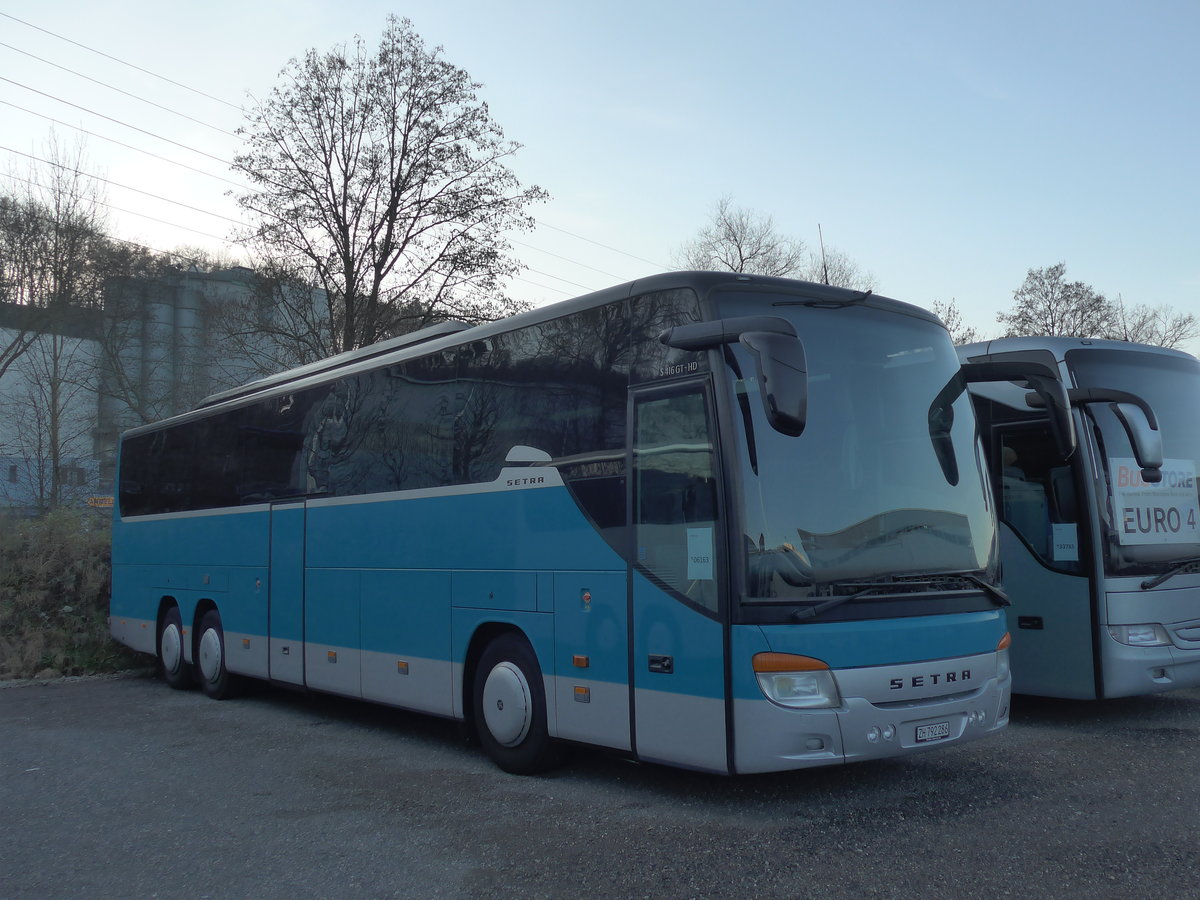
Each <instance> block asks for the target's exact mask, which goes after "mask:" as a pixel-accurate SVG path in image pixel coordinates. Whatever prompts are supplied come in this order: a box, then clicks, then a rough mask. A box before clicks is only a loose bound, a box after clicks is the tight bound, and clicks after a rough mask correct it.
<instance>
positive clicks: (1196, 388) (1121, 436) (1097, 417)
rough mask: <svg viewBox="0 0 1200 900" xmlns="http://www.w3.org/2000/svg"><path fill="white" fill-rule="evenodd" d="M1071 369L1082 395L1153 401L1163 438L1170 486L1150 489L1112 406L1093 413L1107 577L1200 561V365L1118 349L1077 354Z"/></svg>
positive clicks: (1071, 355) (1097, 406) (1090, 429)
mask: <svg viewBox="0 0 1200 900" xmlns="http://www.w3.org/2000/svg"><path fill="white" fill-rule="evenodd" d="M1066 361H1067V366H1068V367H1069V368H1070V370H1071V373H1072V375H1073V377H1074V380H1075V383H1076V385H1077V386H1078V387H1096V388H1116V389H1118V390H1123V391H1129V392H1131V393H1134V394H1138V395H1139V396H1141V397H1142V398H1143V399H1145V400H1146V401H1147V402H1148V403H1149V404H1150V406H1151V408H1152V409H1153V410H1154V414H1155V417H1156V418H1157V419H1158V427H1159V432H1160V434H1161V435H1162V446H1163V468H1162V474H1163V478H1162V481H1161V482H1159V483H1157V484H1147V483H1145V482H1144V481H1143V480H1142V478H1141V470H1140V469H1139V468H1138V466H1137V464H1136V462H1135V460H1134V455H1133V448H1132V447H1131V446H1130V443H1129V438H1128V436H1127V434H1126V432H1125V429H1124V427H1123V426H1122V425H1121V422H1120V421H1119V420H1118V418H1117V416H1116V414H1115V413H1114V412H1113V411H1112V409H1111V407H1110V404H1108V403H1092V404H1088V405H1087V406H1086V407H1085V412H1084V421H1085V424H1086V425H1087V428H1086V431H1087V439H1088V440H1089V442H1090V447H1091V450H1092V452H1093V453H1094V455H1095V456H1094V458H1095V459H1096V460H1097V463H1098V464H1097V469H1098V470H1099V471H1097V472H1096V473H1095V474H1096V478H1097V489H1098V492H1099V494H1100V504H1099V507H1100V508H1099V513H1100V525H1101V529H1102V532H1103V537H1104V546H1105V550H1106V557H1107V558H1106V560H1105V567H1106V569H1107V571H1108V572H1109V573H1110V574H1114V575H1148V574H1158V573H1160V572H1163V571H1165V570H1167V569H1169V568H1171V567H1172V566H1174V565H1175V564H1177V563H1178V562H1180V561H1182V560H1187V559H1194V558H1196V557H1200V497H1198V494H1197V488H1196V471H1197V469H1198V468H1200V362H1197V361H1196V360H1195V359H1193V358H1191V357H1187V356H1175V355H1171V354H1163V353H1150V352H1141V351H1129V350H1112V349H1088V350H1071V351H1069V352H1068V353H1067V355H1066Z"/></svg>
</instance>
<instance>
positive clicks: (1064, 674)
mask: <svg viewBox="0 0 1200 900" xmlns="http://www.w3.org/2000/svg"><path fill="white" fill-rule="evenodd" d="M992 439H993V445H992V450H993V457H994V458H993V464H992V468H993V470H994V471H995V475H994V477H995V481H996V483H997V487H998V490H997V491H996V495H997V497H998V498H999V501H1000V519H1001V523H1002V524H1001V528H1000V554H1001V559H1002V561H1003V566H1004V570H1003V579H1004V588H1005V591H1006V592H1007V593H1008V596H1009V599H1010V600H1011V601H1012V605H1011V606H1010V607H1009V608H1008V628H1009V631H1010V632H1011V634H1012V641H1013V642H1012V648H1011V650H1010V651H1009V652H1010V654H1011V657H1010V658H1011V660H1012V672H1013V693H1016V694H1034V695H1041V696H1050V697H1065V698H1073V699H1080V700H1089V699H1092V698H1094V697H1095V696H1096V666H1095V658H1094V652H1093V648H1094V641H1095V629H1096V627H1097V626H1096V622H1095V609H1094V606H1093V602H1092V593H1091V582H1090V580H1089V577H1088V573H1089V572H1090V571H1091V570H1092V567H1093V565H1094V563H1093V560H1092V555H1091V553H1090V552H1089V550H1088V543H1087V541H1086V540H1085V538H1086V534H1084V533H1081V529H1080V518H1081V517H1080V512H1081V511H1082V509H1081V507H1082V506H1083V504H1084V503H1086V500H1085V499H1084V498H1078V497H1077V496H1076V488H1075V472H1074V466H1076V465H1078V464H1079V458H1080V453H1076V454H1075V458H1074V459H1073V460H1072V461H1071V462H1068V461H1067V460H1064V459H1063V458H1062V456H1061V455H1060V454H1059V452H1058V448H1057V446H1056V445H1055V443H1054V439H1053V436H1052V435H1051V432H1050V429H1049V426H1048V425H1046V424H1045V423H1038V424H1018V425H1012V426H1007V425H1006V426H999V427H996V428H995V429H994V430H993V438H992Z"/></svg>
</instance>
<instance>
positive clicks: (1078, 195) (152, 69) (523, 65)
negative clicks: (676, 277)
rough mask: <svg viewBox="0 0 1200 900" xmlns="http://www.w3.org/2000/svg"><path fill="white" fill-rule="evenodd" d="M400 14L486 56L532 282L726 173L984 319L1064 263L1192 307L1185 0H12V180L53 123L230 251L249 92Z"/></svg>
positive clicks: (631, 265)
mask: <svg viewBox="0 0 1200 900" xmlns="http://www.w3.org/2000/svg"><path fill="white" fill-rule="evenodd" d="M389 14H395V15H397V16H401V17H407V18H409V19H410V20H411V21H412V23H413V26H414V28H415V30H416V31H417V32H418V33H419V34H420V35H421V36H422V38H423V39H424V40H425V41H426V43H427V44H428V45H429V46H430V47H434V46H440V47H442V48H443V53H444V57H445V58H446V59H447V60H448V61H449V62H451V63H453V64H454V65H456V66H458V67H460V68H462V69H464V70H466V71H467V72H468V73H469V74H470V76H471V77H472V78H473V79H474V80H476V81H478V82H481V83H482V84H483V88H482V89H481V91H480V97H481V99H483V100H485V101H486V102H487V103H488V106H489V109H490V111H491V115H492V117H493V119H494V120H495V121H496V122H497V123H498V124H499V125H500V126H501V127H502V128H503V129H504V132H505V135H506V137H508V138H509V139H511V140H514V141H516V142H518V143H519V144H521V145H522V149H521V150H520V151H519V152H518V153H517V154H516V155H515V156H514V157H513V159H512V161H511V167H512V168H513V170H514V171H515V172H516V174H517V175H518V177H519V178H520V179H521V181H522V183H524V184H527V185H529V184H537V185H539V186H541V187H542V188H544V189H545V190H546V191H548V192H549V194H550V199H549V200H548V201H547V202H546V203H544V204H540V205H538V206H536V207H535V208H534V209H533V210H532V212H533V215H534V216H535V218H536V219H537V221H538V223H539V224H538V227H537V229H536V230H535V231H533V232H530V233H523V234H516V235H513V236H512V240H513V244H514V249H515V250H516V252H517V254H518V256H519V257H520V258H521V260H522V262H523V263H524V264H525V265H526V266H527V269H526V270H525V271H524V272H523V274H522V275H521V276H520V278H519V279H517V280H515V281H513V282H512V283H511V285H510V293H511V294H512V295H514V296H516V297H518V298H520V299H523V300H528V301H530V302H533V303H535V304H538V305H540V304H542V303H546V302H551V301H554V300H561V299H565V298H567V297H570V296H575V295H578V294H581V293H585V292H587V291H589V290H595V289H599V288H603V287H608V286H611V285H614V284H617V283H620V282H623V281H628V280H630V279H633V278H637V277H641V276H644V275H649V274H653V273H655V272H660V271H665V270H669V269H671V268H675V267H676V259H677V254H678V251H679V249H680V247H681V246H682V245H683V244H684V243H685V242H686V241H688V240H689V239H691V238H693V237H694V236H695V234H696V232H697V231H698V230H699V229H700V228H701V227H702V226H703V225H705V224H706V222H707V221H708V220H709V218H710V217H711V214H712V211H713V209H714V207H715V205H716V203H717V202H718V200H719V199H720V198H721V197H723V196H727V197H729V198H730V199H731V201H732V202H733V203H734V205H736V206H739V207H744V208H747V209H750V210H753V211H755V212H757V213H759V214H762V215H764V216H770V217H771V218H772V219H773V221H774V224H775V227H776V228H777V230H778V231H779V232H780V233H782V234H784V235H787V236H789V237H793V238H796V239H799V240H802V241H803V242H804V243H805V244H806V245H807V246H808V247H809V248H810V249H818V248H819V241H820V236H823V239H824V242H825V245H826V247H833V248H836V249H837V250H839V251H841V252H843V253H845V254H847V255H848V256H849V257H850V258H851V259H852V260H854V262H855V263H857V265H858V266H859V267H860V268H861V269H863V270H865V271H867V272H869V273H870V274H871V275H873V276H874V279H875V284H876V288H875V289H876V292H877V293H881V294H885V295H888V296H891V297H895V298H897V299H901V300H907V301H909V302H911V303H916V304H918V305H921V306H925V307H928V306H930V305H931V304H932V303H933V302H935V301H941V302H943V303H945V302H948V301H950V300H953V301H954V302H955V304H956V305H957V306H958V308H959V309H960V310H961V312H962V314H963V318H964V320H965V323H966V324H968V325H972V326H974V327H976V328H977V329H979V330H980V332H982V334H983V335H985V336H996V335H998V334H999V332H1000V326H999V325H998V323H997V322H996V314H997V312H1001V311H1005V310H1008V309H1010V308H1011V306H1012V303H1013V292H1014V291H1015V290H1016V289H1017V288H1019V287H1020V286H1021V283H1022V282H1023V281H1024V279H1025V275H1026V273H1027V272H1028V271H1029V270H1030V269H1032V268H1042V267H1046V266H1051V265H1054V264H1056V263H1058V262H1064V263H1065V264H1066V267H1067V268H1066V276H1067V278H1068V279H1069V280H1071V281H1076V280H1078V281H1082V282H1084V283H1086V284H1089V285H1091V286H1092V287H1093V288H1094V289H1095V290H1096V291H1098V292H1100V293H1103V294H1105V295H1106V296H1108V297H1110V298H1114V299H1115V298H1117V297H1118V296H1119V297H1120V298H1121V299H1123V300H1124V302H1126V303H1127V304H1147V305H1150V306H1158V305H1160V304H1166V305H1168V306H1170V307H1171V308H1173V309H1174V310H1175V311H1177V312H1191V313H1195V314H1197V315H1198V316H1200V252H1198V251H1200V241H1198V227H1197V211H1198V210H1200V177H1198V174H1197V165H1198V162H1197V161H1198V160H1200V147H1198V145H1200V140H1198V139H1200V52H1198V51H1197V49H1196V48H1197V44H1198V43H1200V3H1196V2H1194V0H1181V2H1175V0H1148V2H1145V3H1140V4H1131V3H1129V2H1127V0H1125V2H1110V0H1059V2H1053V0H1038V2H1027V0H1012V2H1005V3H969V2H968V3H964V2H962V0H957V2H941V0H937V2H933V0H930V2H920V0H910V2H879V0H863V2H850V0H848V2H842V3H829V2H827V0H825V2H809V0H792V2H784V0H742V2H741V3H738V4H733V3H729V2H722V3H716V2H709V0H680V2H677V0H657V2H656V0H637V2H627V0H606V2H602V3H599V2H585V0H574V2H566V0H563V2H551V0H508V2H503V3H500V2H496V0H411V2H405V3H400V4H387V3H380V2H375V0H355V2H352V3H347V2H330V0H290V2H286V3H284V2H276V0H241V2H238V3H233V2H228V0H209V2H205V3H203V4H201V3H195V2H175V3H163V2H161V0H155V2H144V0H107V2H105V0H100V2H97V0H90V2H76V0H43V2H41V3H38V4H33V3H30V2H28V0H26V2H14V0H0V185H3V184H4V183H5V182H4V179H3V177H2V176H5V175H8V176H14V175H15V176H16V177H17V178H20V177H28V175H29V167H30V165H31V164H33V160H31V158H30V157H42V158H45V157H46V155H47V154H46V148H47V141H48V140H49V138H50V135H51V133H52V131H53V134H54V136H55V139H56V140H57V142H58V143H59V144H60V145H65V146H68V147H71V146H74V145H75V144H76V143H77V142H79V141H83V142H84V146H83V152H84V156H85V159H86V168H87V169H88V170H89V171H92V172H96V173H97V174H100V175H101V176H102V177H104V178H105V179H107V183H106V184H104V185H103V191H104V194H105V196H106V202H107V203H108V204H109V209H108V215H109V226H110V230H111V231H112V233H113V234H115V235H116V236H117V237H120V238H122V239H125V240H130V241H135V242H138V243H143V244H145V245H147V246H150V247H152V248H154V249H158V250H174V249H177V248H178V247H180V246H181V245H190V246H201V247H204V248H206V249H209V250H212V251H220V250H222V249H224V250H225V251H226V252H229V253H236V249H235V248H233V247H231V246H230V245H229V244H227V243H226V242H225V239H227V238H228V236H229V234H230V230H231V229H232V228H233V227H234V223H233V222H232V221H231V220H234V219H237V218H238V211H237V207H236V205H235V204H234V201H233V199H232V197H231V195H230V192H233V193H236V192H237V191H238V184H239V180H238V178H237V176H236V175H235V174H233V173H232V172H231V171H230V170H229V161H230V160H231V159H232V157H233V155H234V153H236V152H237V150H238V148H239V146H240V139H239V138H237V137H236V135H235V134H233V132H235V131H236V129H237V128H238V126H239V125H240V124H241V122H242V116H243V113H242V112H241V107H242V106H245V105H246V104H248V103H249V102H250V100H252V99H253V98H264V97H266V96H267V95H268V94H269V92H270V91H271V89H272V87H273V86H274V85H275V84H276V83H277V81H278V76H279V72H280V70H281V69H282V68H283V67H284V66H285V65H286V64H287V62H288V60H289V59H291V58H293V57H297V56H300V55H302V54H303V53H304V52H305V51H307V50H309V49H311V48H316V49H318V50H328V49H330V48H332V47H334V46H336V45H340V44H343V43H346V42H348V41H350V40H352V39H353V38H354V36H355V35H361V36H362V37H363V38H364V40H365V41H366V42H367V44H368V45H374V44H376V43H377V41H378V37H379V35H380V33H381V31H382V29H383V27H384V22H385V19H386V17H387V16H388V15H389ZM9 183H10V184H11V183H12V182H9ZM18 183H19V182H18ZM818 229H819V231H818ZM1185 349H1188V350H1189V351H1190V352H1192V353H1200V341H1196V342H1193V343H1192V344H1191V345H1189V346H1187V347H1186V348H1185Z"/></svg>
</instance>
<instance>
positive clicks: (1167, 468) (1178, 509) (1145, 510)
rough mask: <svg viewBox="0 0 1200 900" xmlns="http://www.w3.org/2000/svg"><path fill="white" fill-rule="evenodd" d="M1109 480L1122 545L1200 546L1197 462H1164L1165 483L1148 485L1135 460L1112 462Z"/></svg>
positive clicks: (1188, 460) (1180, 460)
mask: <svg viewBox="0 0 1200 900" xmlns="http://www.w3.org/2000/svg"><path fill="white" fill-rule="evenodd" d="M1109 476H1110V477H1111V478H1112V497H1113V511H1114V513H1116V526H1117V536H1118V539H1119V540H1120V542H1121V543H1122V544H1193V543H1197V542H1200V500H1198V499H1197V494H1196V464H1195V462H1193V461H1192V460H1190V459H1167V460H1163V467H1162V481H1160V482H1158V483H1157V484H1147V483H1146V482H1145V481H1143V480H1142V470H1141V467H1140V466H1138V464H1137V463H1136V462H1135V461H1134V460H1132V459H1110V460H1109Z"/></svg>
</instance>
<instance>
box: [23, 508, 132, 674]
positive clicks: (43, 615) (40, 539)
mask: <svg viewBox="0 0 1200 900" xmlns="http://www.w3.org/2000/svg"><path fill="white" fill-rule="evenodd" d="M110 531H111V528H110V522H109V519H108V517H107V515H104V514H102V513H98V512H94V511H87V510H58V511H56V512H52V513H50V514H48V515H45V516H41V517H39V518H33V519H16V518H9V519H0V678H32V677H34V676H37V675H39V674H40V673H45V672H47V671H52V672H54V673H56V674H60V675H83V674H90V673H94V672H113V671H117V670H119V669H124V668H128V667H129V666H131V665H134V664H136V660H137V656H136V655H135V654H133V653H132V652H130V651H127V650H126V649H125V648H123V647H121V646H120V645H119V644H117V643H116V642H115V641H113V640H112V638H111V637H110V636H109V633H108V598H109V575H110V571H111V568H110V567H111V561H110V560H111V558H110V552H109V551H110V546H111V545H110Z"/></svg>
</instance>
